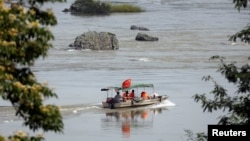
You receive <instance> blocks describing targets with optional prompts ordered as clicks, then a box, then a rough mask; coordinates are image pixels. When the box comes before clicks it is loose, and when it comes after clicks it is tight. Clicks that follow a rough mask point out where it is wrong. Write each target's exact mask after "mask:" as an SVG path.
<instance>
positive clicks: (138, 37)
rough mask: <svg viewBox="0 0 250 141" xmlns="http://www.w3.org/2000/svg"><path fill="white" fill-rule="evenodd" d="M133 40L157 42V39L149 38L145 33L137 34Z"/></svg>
mask: <svg viewBox="0 0 250 141" xmlns="http://www.w3.org/2000/svg"><path fill="white" fill-rule="evenodd" d="M135 40H137V41H158V40H159V38H158V37H153V36H149V35H148V34H145V33H138V34H137V35H136V37H135Z"/></svg>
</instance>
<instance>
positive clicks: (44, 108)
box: [0, 0, 64, 141]
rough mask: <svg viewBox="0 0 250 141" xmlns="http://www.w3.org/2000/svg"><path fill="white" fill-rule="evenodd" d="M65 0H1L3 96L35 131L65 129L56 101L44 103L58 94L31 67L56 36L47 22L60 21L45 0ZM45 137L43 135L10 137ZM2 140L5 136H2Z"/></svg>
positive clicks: (0, 87) (0, 79)
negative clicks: (45, 6) (44, 6)
mask: <svg viewBox="0 0 250 141" xmlns="http://www.w3.org/2000/svg"><path fill="white" fill-rule="evenodd" d="M63 1H64V0H29V1H27V3H25V6H24V5H23V4H24V3H23V1H22V0H21V1H20V2H18V3H12V4H6V3H4V0H0V96H1V97H2V99H3V100H6V101H10V102H11V104H12V105H13V107H14V108H15V110H16V116H18V117H21V118H22V119H23V120H24V122H23V125H25V126H28V127H29V128H30V129H31V130H32V131H37V130H39V129H42V130H43V131H45V132H47V131H54V132H60V133H61V132H62V130H63V122H62V116H61V114H60V110H59V108H58V107H57V106H55V105H44V104H43V101H44V99H45V98H52V97H55V98H56V97H57V95H56V94H55V93H54V92H53V91H52V89H51V88H49V87H48V85H47V84H46V83H39V82H38V81H37V80H36V77H35V75H34V73H33V72H32V70H31V69H30V67H31V66H32V65H34V62H35V60H36V59H38V58H39V57H45V56H46V55H47V51H48V49H49V48H51V47H52V44H51V43H50V41H51V40H53V39H54V36H53V34H52V33H51V32H50V31H49V29H48V26H54V25H56V24H57V20H56V17H55V15H54V14H53V12H52V11H51V10H50V9H47V10H41V9H40V7H41V6H42V5H43V4H44V3H45V2H63ZM12 138H19V139H20V140H25V141H26V140H34V141H35V140H42V139H43V138H42V137H25V138H26V139H24V138H22V139H21V138H20V137H19V136H18V135H13V136H10V137H9V139H10V140H11V139H12ZM0 139H1V140H2V139H3V137H0Z"/></svg>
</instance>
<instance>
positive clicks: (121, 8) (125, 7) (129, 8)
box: [111, 4, 145, 13]
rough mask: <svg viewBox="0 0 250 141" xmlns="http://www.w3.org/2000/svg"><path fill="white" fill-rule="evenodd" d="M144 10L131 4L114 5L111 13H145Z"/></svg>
mask: <svg viewBox="0 0 250 141" xmlns="http://www.w3.org/2000/svg"><path fill="white" fill-rule="evenodd" d="M144 11H145V10H143V9H142V8H140V7H138V6H135V5H131V4H112V5H111V12H112V13H115V12H144Z"/></svg>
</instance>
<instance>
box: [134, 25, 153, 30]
mask: <svg viewBox="0 0 250 141" xmlns="http://www.w3.org/2000/svg"><path fill="white" fill-rule="evenodd" d="M130 29H131V30H143V31H149V29H148V28H146V27H143V26H136V25H131V26H130Z"/></svg>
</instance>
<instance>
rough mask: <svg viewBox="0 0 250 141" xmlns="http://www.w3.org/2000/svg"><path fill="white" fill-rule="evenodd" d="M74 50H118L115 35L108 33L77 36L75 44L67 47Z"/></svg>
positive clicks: (90, 33) (86, 33)
mask: <svg viewBox="0 0 250 141" xmlns="http://www.w3.org/2000/svg"><path fill="white" fill-rule="evenodd" d="M69 46H70V47H72V48H74V49H91V50H116V49H119V45H118V40H117V38H116V35H115V34H113V33H109V32H100V33H98V32H95V31H89V32H85V33H83V34H82V35H80V36H77V37H76V39H75V42H74V43H72V44H70V45H69Z"/></svg>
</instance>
